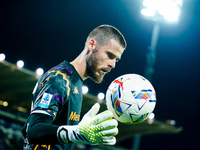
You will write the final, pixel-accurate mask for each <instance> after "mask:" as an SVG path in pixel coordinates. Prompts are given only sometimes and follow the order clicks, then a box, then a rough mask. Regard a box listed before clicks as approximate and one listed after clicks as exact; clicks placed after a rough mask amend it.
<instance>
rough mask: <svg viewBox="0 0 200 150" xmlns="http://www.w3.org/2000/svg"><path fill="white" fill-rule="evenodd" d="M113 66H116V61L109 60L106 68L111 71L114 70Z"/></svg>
mask: <svg viewBox="0 0 200 150" xmlns="http://www.w3.org/2000/svg"><path fill="white" fill-rule="evenodd" d="M115 65H116V60H115V59H112V60H110V62H109V64H108V66H109V67H110V68H112V69H113V68H115Z"/></svg>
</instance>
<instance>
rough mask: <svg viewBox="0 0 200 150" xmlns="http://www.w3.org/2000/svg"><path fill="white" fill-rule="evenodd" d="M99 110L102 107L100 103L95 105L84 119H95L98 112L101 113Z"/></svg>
mask: <svg viewBox="0 0 200 150" xmlns="http://www.w3.org/2000/svg"><path fill="white" fill-rule="evenodd" d="M99 109H100V105H99V103H95V104H94V105H93V106H92V108H91V109H90V110H89V111H88V112H87V113H86V114H85V116H84V117H86V116H87V117H94V116H95V115H96V114H97V113H98V112H99Z"/></svg>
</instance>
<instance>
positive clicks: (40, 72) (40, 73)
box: [36, 68, 44, 76]
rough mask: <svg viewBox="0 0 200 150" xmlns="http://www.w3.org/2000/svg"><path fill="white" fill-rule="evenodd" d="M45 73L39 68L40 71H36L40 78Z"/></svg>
mask: <svg viewBox="0 0 200 150" xmlns="http://www.w3.org/2000/svg"><path fill="white" fill-rule="evenodd" d="M43 73H44V70H43V69H42V68H38V69H37V70H36V74H37V75H38V76H41V75H43Z"/></svg>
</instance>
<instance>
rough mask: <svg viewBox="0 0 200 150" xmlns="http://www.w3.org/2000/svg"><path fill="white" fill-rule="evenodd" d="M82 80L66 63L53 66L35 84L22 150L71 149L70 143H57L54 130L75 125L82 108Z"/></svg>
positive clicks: (72, 145)
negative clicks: (62, 126) (61, 126)
mask: <svg viewBox="0 0 200 150" xmlns="http://www.w3.org/2000/svg"><path fill="white" fill-rule="evenodd" d="M82 84H83V81H82V79H81V77H80V76H79V74H78V72H77V71H76V70H75V68H74V67H73V66H72V65H71V64H70V63H69V62H67V61H64V62H62V63H61V64H59V65H57V66H55V67H53V68H52V69H50V70H49V71H48V72H46V73H45V74H44V75H43V76H42V77H41V78H40V79H39V80H38V82H37V83H36V86H35V88H34V90H33V101H32V108H31V113H30V116H29V117H28V119H27V121H26V123H25V125H24V128H23V135H24V137H25V142H24V150H61V149H64V150H67V149H69V150H71V149H74V148H73V147H74V144H65V145H63V144H60V143H59V141H58V139H57V137H56V133H57V128H58V127H59V126H60V125H77V124H78V123H79V120H80V113H81V106H82Z"/></svg>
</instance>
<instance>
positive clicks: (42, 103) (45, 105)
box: [39, 93, 53, 108]
mask: <svg viewBox="0 0 200 150" xmlns="http://www.w3.org/2000/svg"><path fill="white" fill-rule="evenodd" d="M52 96H53V95H51V94H49V93H44V94H43V96H42V99H41V101H40V104H39V107H42V108H48V106H49V104H50V102H51V99H52Z"/></svg>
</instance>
